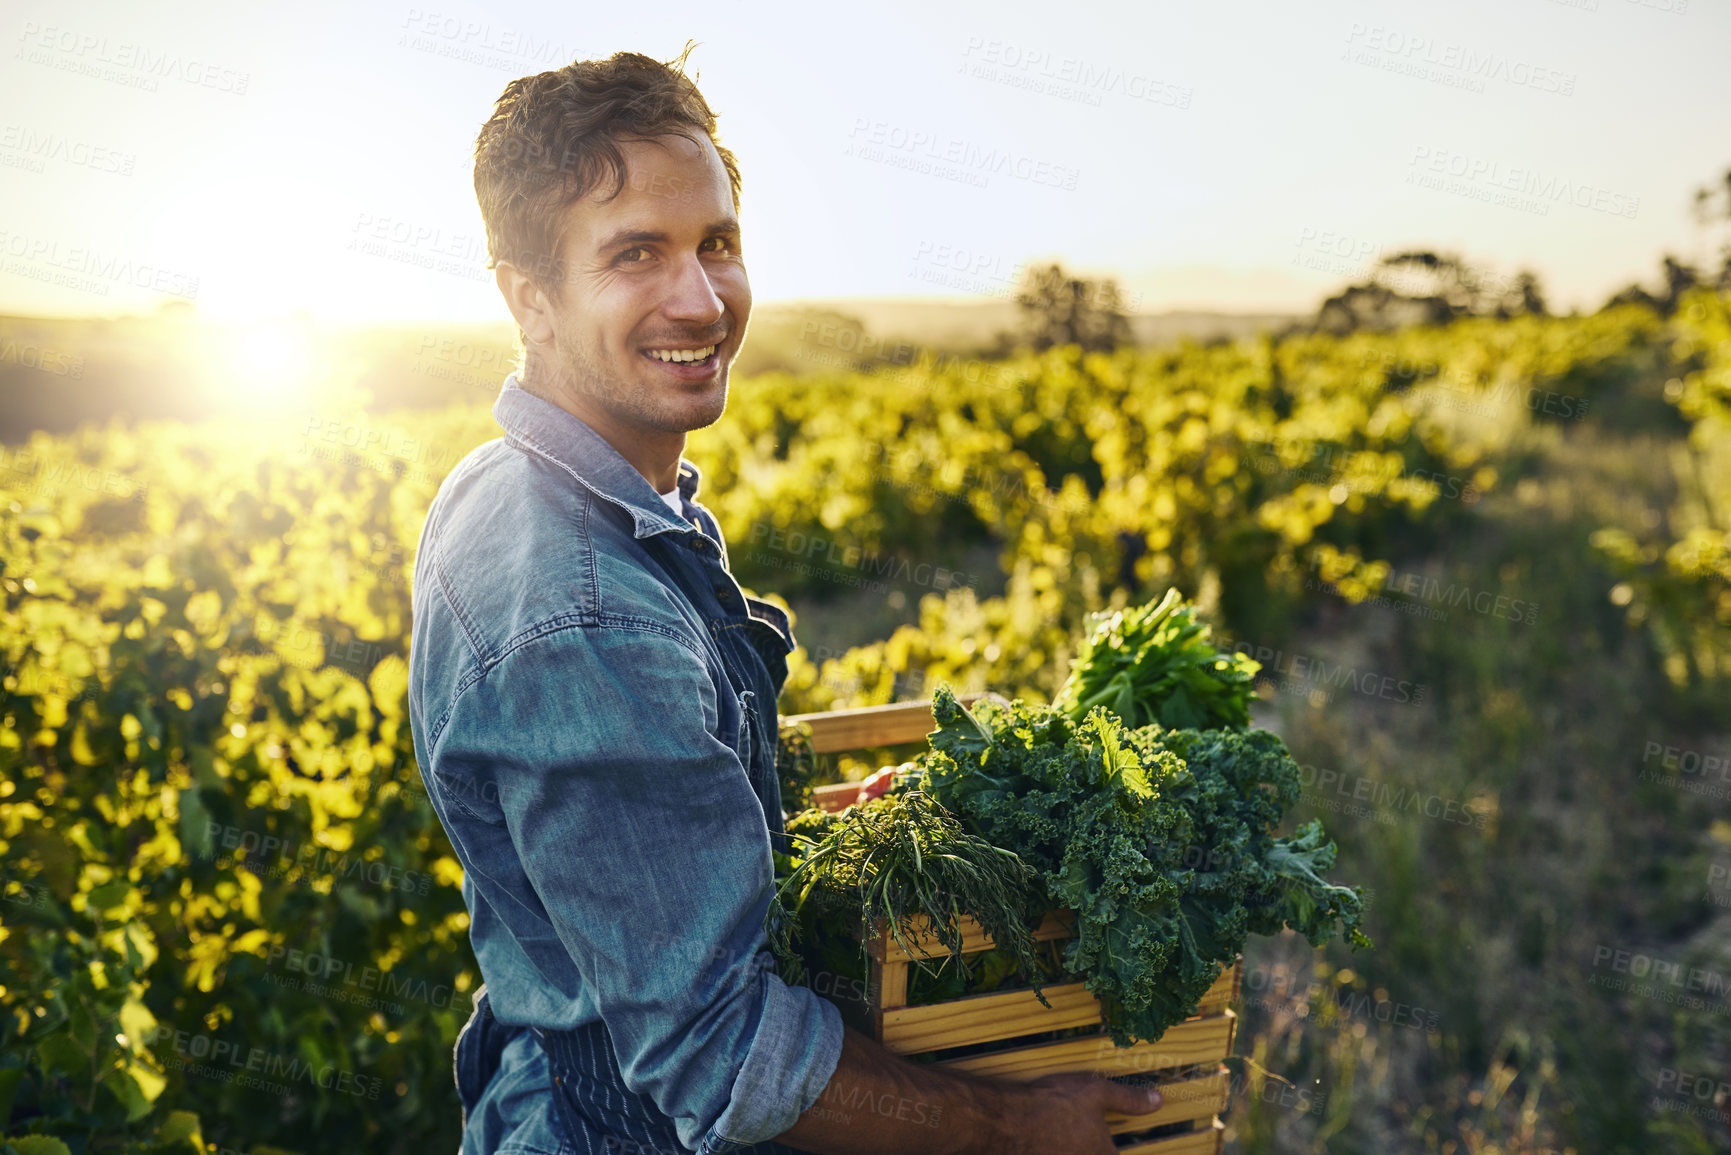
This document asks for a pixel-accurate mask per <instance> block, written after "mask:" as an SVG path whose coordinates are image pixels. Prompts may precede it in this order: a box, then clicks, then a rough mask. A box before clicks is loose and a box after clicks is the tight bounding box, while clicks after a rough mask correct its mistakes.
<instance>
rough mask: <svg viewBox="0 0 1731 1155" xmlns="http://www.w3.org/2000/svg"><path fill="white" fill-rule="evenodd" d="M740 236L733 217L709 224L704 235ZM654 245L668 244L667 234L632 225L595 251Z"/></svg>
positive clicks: (597, 246) (621, 230) (614, 234)
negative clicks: (630, 245)
mask: <svg viewBox="0 0 1731 1155" xmlns="http://www.w3.org/2000/svg"><path fill="white" fill-rule="evenodd" d="M738 234H739V221H738V220H737V219H735V218H733V217H720V218H718V219H716V220H713V221H711V222H709V224H708V225H706V226H704V229H703V235H704V236H706V237H713V236H717V235H726V236H737V235H738ZM652 243H653V244H666V243H667V234H666V233H663V232H658V231H656V230H654V229H634V228H632V227H631V226H630V225H627V226H625V227H624V228H622V229H620V230H618V231H617V232H615V233H613V234H611V235H609V236H608V237H606V238H605V239H603V240H602V241H601V243H600V244H598V245H596V246H595V251H596V252H604V251H606V250H608V249H612V248H617V247H618V246H619V245H627V244H632V245H641V244H652Z"/></svg>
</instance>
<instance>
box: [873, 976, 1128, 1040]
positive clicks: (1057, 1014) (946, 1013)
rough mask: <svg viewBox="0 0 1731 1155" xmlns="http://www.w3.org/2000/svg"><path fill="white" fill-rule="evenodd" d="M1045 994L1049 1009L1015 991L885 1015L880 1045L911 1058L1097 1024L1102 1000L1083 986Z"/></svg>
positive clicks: (1031, 994)
mask: <svg viewBox="0 0 1731 1155" xmlns="http://www.w3.org/2000/svg"><path fill="white" fill-rule="evenodd" d="M903 965H904V966H905V965H906V964H903ZM1045 995H1046V1001H1047V1002H1049V1003H1051V1004H1052V1005H1051V1007H1050V1008H1049V1009H1048V1008H1046V1007H1043V1006H1041V1005H1040V1000H1039V998H1038V997H1037V996H1036V995H1035V994H1034V992H1033V991H1030V990H1019V991H1006V992H1004V993H1001V994H1000V993H996V992H994V993H992V994H986V995H968V996H966V997H964V998H959V999H951V1000H949V1001H948V1002H943V1003H933V1004H932V1005H930V1006H924V1007H903V1008H901V1009H900V1010H897V1011H888V1012H885V1014H884V1017H883V1033H882V1034H881V1035H880V1036H879V1038H878V1041H879V1042H881V1043H883V1045H884V1046H886V1047H888V1048H889V1049H890V1050H892V1051H894V1052H896V1054H898V1055H913V1054H918V1053H919V1052H921V1051H942V1050H945V1049H947V1048H949V1047H965V1046H969V1045H971V1044H973V1043H993V1042H996V1041H998V1040H999V1039H1013V1038H1015V1037H1016V1036H1017V1035H1032V1034H1037V1033H1038V1032H1040V1031H1057V1030H1062V1029H1063V1028H1065V1027H1085V1026H1087V1025H1088V1024H1089V1023H1097V1022H1099V1021H1100V1000H1099V999H1097V998H1095V997H1094V996H1093V995H1091V994H1089V993H1088V990H1087V988H1086V987H1084V986H1083V985H1082V984H1081V983H1065V984H1063V985H1062V986H1049V987H1047V988H1045Z"/></svg>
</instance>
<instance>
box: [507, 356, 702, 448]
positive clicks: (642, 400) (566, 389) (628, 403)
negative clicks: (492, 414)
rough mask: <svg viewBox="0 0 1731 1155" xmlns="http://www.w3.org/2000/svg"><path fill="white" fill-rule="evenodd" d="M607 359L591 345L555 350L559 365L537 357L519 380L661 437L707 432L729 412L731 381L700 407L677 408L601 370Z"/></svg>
mask: <svg viewBox="0 0 1731 1155" xmlns="http://www.w3.org/2000/svg"><path fill="white" fill-rule="evenodd" d="M605 363H606V358H605V357H603V356H601V355H599V351H598V350H596V349H594V348H592V347H589V346H587V345H583V346H577V347H575V348H559V349H557V350H556V361H554V362H553V363H551V364H550V363H549V361H548V359H546V358H533V359H531V360H530V362H529V366H528V376H527V377H526V378H525V379H524V380H521V381H519V382H518V384H520V385H521V386H522V387H523V388H524V389H525V390H527V391H528V392H530V393H534V394H536V395H537V396H540V397H542V398H543V399H545V400H549V401H554V402H555V403H556V404H557V403H558V402H557V399H558V398H559V397H561V396H563V397H567V398H570V399H572V400H574V401H575V400H581V401H583V402H586V403H587V405H588V406H593V407H595V408H598V409H600V410H602V411H603V412H605V413H607V414H608V415H609V416H611V417H612V418H613V419H614V420H615V421H618V422H620V423H622V424H628V425H637V426H642V427H647V428H649V429H654V430H656V431H657V432H660V433H689V432H690V431H691V430H693V429H704V428H707V427H708V426H711V425H714V424H715V423H716V422H717V421H719V420H721V415H722V412H723V411H724V410H725V409H726V408H727V378H726V377H725V376H724V377H723V378H722V379H721V381H720V382H719V384H718V385H717V386H712V387H711V388H712V390H713V392H712V393H711V394H709V395H706V396H705V397H704V403H703V405H702V407H701V408H698V409H696V410H693V409H691V408H688V407H685V406H681V405H678V404H677V403H676V402H673V401H672V400H671V399H670V398H665V397H657V396H656V395H655V394H654V393H653V392H652V391H651V389H650V388H649V386H647V385H645V384H644V383H643V382H641V381H628V380H624V379H622V378H619V377H616V376H614V375H612V374H610V373H608V372H606V371H605V370H603V369H598V368H597V366H600V365H604V364H605Z"/></svg>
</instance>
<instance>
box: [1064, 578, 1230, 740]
mask: <svg viewBox="0 0 1731 1155" xmlns="http://www.w3.org/2000/svg"><path fill="white" fill-rule="evenodd" d="M1212 632H1213V630H1212V628H1211V627H1209V626H1208V625H1207V623H1205V622H1198V621H1196V620H1195V608H1194V607H1192V606H1190V605H1188V604H1186V603H1185V602H1184V599H1183V598H1182V597H1181V596H1180V595H1179V593H1178V590H1177V588H1176V587H1173V588H1171V589H1168V590H1167V591H1166V596H1165V597H1163V598H1161V599H1160V602H1159V603H1158V604H1155V603H1154V602H1149V603H1148V604H1147V605H1144V606H1138V607H1136V608H1134V609H1128V610H1119V611H1117V612H1116V613H1112V614H1094V615H1092V616H1091V617H1090V618H1089V631H1088V637H1087V639H1086V640H1085V641H1084V642H1083V643H1082V648H1081V650H1080V652H1079V653H1078V654H1077V656H1076V661H1075V663H1074V665H1072V666H1071V668H1070V677H1069V678H1068V680H1066V681H1065V682H1064V685H1063V686H1062V687H1060V688H1059V690H1058V694H1057V696H1056V697H1055V698H1054V699H1053V703H1052V704H1053V705H1054V706H1056V707H1057V708H1058V709H1060V710H1062V711H1063V712H1064V713H1065V714H1067V715H1068V716H1069V717H1070V718H1071V720H1073V721H1076V722H1080V721H1081V720H1082V719H1083V718H1085V717H1087V714H1088V711H1090V710H1092V709H1093V708H1094V707H1096V706H1104V707H1106V708H1107V709H1108V710H1111V711H1112V712H1113V713H1114V714H1117V715H1118V717H1119V718H1121V719H1123V721H1124V722H1125V724H1127V725H1129V726H1131V727H1137V726H1145V725H1147V724H1149V723H1151V722H1158V723H1160V724H1161V725H1163V726H1171V727H1175V728H1189V729H1197V730H1203V729H1212V728H1217V727H1237V728H1239V729H1242V728H1244V727H1246V726H1248V725H1249V724H1250V699H1251V698H1252V697H1253V696H1254V694H1255V686H1254V684H1255V680H1256V671H1258V670H1260V669H1261V668H1262V665H1261V663H1260V662H1257V661H1255V660H1254V659H1252V658H1249V657H1247V656H1245V655H1244V654H1238V653H1232V654H1228V653H1226V652H1224V651H1221V650H1218V649H1216V648H1215V647H1214V646H1212V645H1211V644H1209V641H1208V637H1209V635H1210V634H1211V633H1212Z"/></svg>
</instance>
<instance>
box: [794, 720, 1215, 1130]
mask: <svg viewBox="0 0 1731 1155" xmlns="http://www.w3.org/2000/svg"><path fill="white" fill-rule="evenodd" d="M981 696H982V695H979V694H970V695H964V696H961V697H960V700H961V702H962V703H963V704H964V705H969V704H971V703H972V702H974V701H975V700H977V699H979V698H980V697H981ZM789 720H790V721H796V722H804V723H806V724H808V725H809V726H810V727H811V736H812V748H813V750H814V752H816V753H819V754H824V753H835V752H839V751H844V750H857V749H865V748H870V747H877V746H892V745H897V744H899V743H903V742H913V741H917V740H919V739H921V738H924V737H925V736H926V735H927V734H929V733H931V731H932V730H933V729H934V728H935V726H936V723H935V722H934V721H933V719H932V714H931V704H930V703H929V702H902V703H897V704H895V705H890V706H869V707H864V708H860V709H854V710H832V711H826V712H824V713H818V714H799V715H795V716H793V717H792V718H790V719H789ZM858 792H859V784H858V783H853V782H850V783H842V784H838V785H835V786H819V787H817V788H816V789H815V790H814V791H813V802H814V805H817V806H819V807H822V808H823V809H826V810H840V809H842V808H843V807H845V806H848V805H850V804H851V803H852V802H853V801H854V799H855V797H856V796H857V794H858ZM1071 923H1072V915H1071V912H1069V911H1064V910H1058V911H1050V912H1048V913H1047V915H1046V917H1045V919H1044V921H1043V922H1042V923H1041V924H1040V926H1039V927H1038V928H1037V929H1036V930H1035V931H1034V938H1035V939H1036V940H1040V941H1044V940H1049V939H1065V938H1068V937H1069V936H1070V933H1071V930H1070V927H1071ZM914 924H915V931H916V933H915V934H914V935H913V936H912V945H913V947H914V949H915V950H917V951H918V952H919V954H920V955H921V956H923V957H926V958H931V959H939V958H943V957H946V956H947V954H948V952H947V951H946V950H945V949H944V948H943V947H942V946H941V945H940V944H939V943H938V942H937V940H936V939H935V937H933V936H932V935H931V933H930V930H931V927H930V925H929V924H927V923H925V921H924V920H923V919H918V918H916V919H915V920H914ZM958 929H959V930H960V931H961V933H962V953H963V954H964V955H970V954H977V953H979V952H980V951H984V950H987V949H989V948H990V947H991V945H992V940H991V938H990V936H988V935H987V934H986V933H985V931H984V929H983V928H981V927H980V925H979V924H978V923H976V922H975V921H974V920H973V919H971V918H965V919H963V920H962V924H961V926H960V927H959V928H958ZM875 935H876V937H875V938H874V939H872V940H870V941H868V942H867V943H866V951H867V954H868V955H869V956H870V959H871V976H870V981H869V983H868V999H869V1007H868V1012H867V1013H868V1014H869V1016H870V1018H869V1023H867V1024H866V1025H868V1026H869V1027H870V1029H871V1032H872V1036H873V1037H874V1038H875V1039H877V1041H878V1042H880V1043H882V1044H883V1045H884V1046H885V1047H887V1048H889V1049H890V1050H892V1051H895V1052H896V1053H897V1054H903V1055H913V1054H931V1053H934V1052H935V1053H937V1054H938V1056H939V1057H938V1059H937V1063H938V1065H940V1066H948V1067H952V1068H954V1069H956V1070H961V1071H969V1072H971V1073H974V1074H979V1075H989V1076H992V1077H995V1078H1003V1079H1024V1080H1026V1079H1035V1078H1038V1077H1040V1076H1041V1075H1049V1074H1055V1073H1058V1072H1062V1071H1098V1072H1100V1073H1102V1074H1106V1075H1128V1074H1138V1075H1144V1076H1149V1077H1151V1078H1152V1079H1154V1081H1156V1082H1158V1084H1159V1086H1160V1091H1161V1094H1162V1095H1163V1096H1164V1102H1162V1103H1161V1105H1160V1109H1159V1110H1158V1111H1154V1112H1150V1113H1148V1114H1143V1115H1120V1114H1118V1113H1116V1112H1108V1114H1107V1116H1106V1122H1107V1125H1108V1126H1109V1127H1110V1128H1111V1130H1112V1133H1113V1134H1114V1135H1118V1136H1121V1137H1122V1138H1121V1140H1120V1142H1121V1143H1122V1144H1123V1145H1121V1146H1120V1147H1119V1151H1120V1152H1126V1153H1140V1155H1219V1151H1220V1149H1221V1145H1222V1134H1223V1125H1222V1124H1221V1122H1220V1113H1221V1112H1222V1111H1224V1110H1225V1109H1226V1104H1227V1095H1228V1089H1229V1087H1228V1084H1229V1082H1230V1080H1229V1078H1228V1071H1227V1068H1226V1066H1225V1064H1224V1063H1223V1062H1222V1060H1224V1059H1225V1058H1226V1056H1228V1055H1230V1054H1231V1053H1232V1043H1233V1038H1234V1034H1235V1031H1236V1029H1237V1025H1238V1018H1237V1015H1236V1014H1235V1013H1234V1012H1233V1010H1232V1004H1233V1003H1234V1002H1236V1001H1237V1000H1238V994H1239V984H1240V980H1241V973H1242V960H1238V961H1235V962H1234V963H1233V965H1232V966H1231V967H1229V968H1227V969H1225V970H1224V971H1222V973H1221V975H1220V977H1219V978H1218V979H1217V980H1216V981H1215V983H1214V985H1213V986H1212V987H1211V988H1209V991H1208V993H1207V994H1206V995H1204V996H1203V998H1202V1002H1201V1005H1200V1007H1199V1008H1198V1014H1197V1015H1196V1016H1195V1017H1193V1018H1190V1019H1186V1020H1185V1021H1184V1022H1182V1023H1177V1024H1175V1025H1174V1026H1172V1027H1171V1028H1170V1029H1169V1030H1167V1031H1166V1033H1165V1034H1163V1035H1161V1036H1160V1038H1159V1039H1157V1040H1155V1041H1153V1042H1142V1043H1137V1044H1136V1045H1135V1046H1131V1047H1119V1046H1116V1045H1114V1044H1113V1042H1112V1040H1111V1039H1110V1038H1109V1037H1107V1036H1106V1035H1104V1034H1101V1035H1082V1036H1078V1037H1075V1038H1068V1039H1062V1040H1059V1041H1056V1042H1050V1041H1047V1042H1032V1043H1030V1042H1028V1041H1027V1036H1029V1035H1036V1034H1039V1033H1042V1032H1046V1031H1054V1030H1061V1029H1064V1028H1069V1027H1086V1026H1089V1025H1091V1024H1098V1023H1099V1022H1100V1003H1099V1000H1097V999H1096V998H1095V997H1094V996H1093V995H1091V994H1089V993H1088V992H1087V990H1086V989H1084V987H1083V985H1082V984H1081V983H1065V984H1062V985H1056V986H1047V987H1045V988H1044V994H1045V996H1046V1001H1047V1002H1048V1003H1050V1004H1051V1006H1050V1007H1049V1008H1048V1007H1046V1006H1043V1005H1041V1003H1040V1001H1039V999H1038V998H1036V997H1035V995H1034V994H1033V992H1032V991H1028V990H1017V991H1005V992H992V993H988V994H981V995H969V996H966V997H963V998H959V999H951V1000H948V1001H947V1002H941V1003H935V1004H932V1005H929V1006H918V1007H911V1006H909V1005H908V1001H907V998H908V967H909V966H910V965H911V964H912V963H913V961H914V959H915V956H914V955H910V954H909V953H907V951H905V950H904V949H903V948H902V947H901V946H900V944H898V943H896V942H895V940H894V939H893V938H892V937H891V935H890V933H889V930H888V928H887V927H882V926H880V927H878V928H876V929H875ZM991 1044H995V1045H991ZM982 1045H985V1049H983V1050H982V1049H981V1046H982ZM963 1047H967V1048H971V1052H970V1053H969V1054H967V1055H966V1056H965V1057H959V1058H958V1057H945V1055H944V1053H945V1052H949V1051H953V1050H954V1049H956V1048H963ZM1154 1129H1158V1132H1157V1135H1149V1134H1148V1132H1150V1131H1152V1130H1154Z"/></svg>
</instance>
